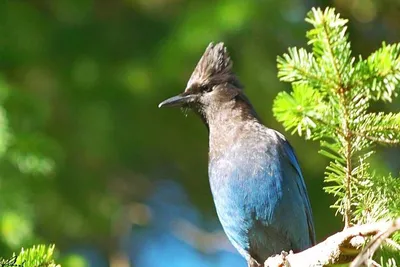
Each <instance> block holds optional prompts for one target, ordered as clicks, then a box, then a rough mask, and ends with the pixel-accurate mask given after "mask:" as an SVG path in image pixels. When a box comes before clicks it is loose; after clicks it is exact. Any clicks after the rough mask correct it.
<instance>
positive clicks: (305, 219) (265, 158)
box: [209, 121, 315, 262]
mask: <svg viewBox="0 0 400 267" xmlns="http://www.w3.org/2000/svg"><path fill="white" fill-rule="evenodd" d="M220 135H224V133H220ZM228 136H229V135H228ZM232 136H234V139H232V140H231V145H229V146H225V147H224V148H218V151H213V147H212V145H211V146H210V162H209V176H210V185H211V190H212V193H213V197H214V201H215V205H216V209H217V213H218V216H219V219H220V221H221V223H222V226H223V228H224V230H225V232H226V234H227V236H228V237H229V239H230V240H231V242H232V243H233V244H234V245H235V247H236V248H237V249H238V250H239V252H240V253H241V254H242V255H243V256H245V257H246V258H247V259H249V258H250V257H251V258H253V259H255V260H257V261H258V262H263V261H264V260H265V259H266V258H268V257H269V256H271V255H273V254H278V253H280V252H281V251H283V250H285V251H289V250H293V251H301V250H304V249H306V248H308V247H310V246H312V245H313V244H314V243H315V237H314V227H313V223H312V214H311V208H310V204H309V200H308V196H307V192H306V188H305V185H304V181H303V177H302V175H301V171H300V168H299V165H298V162H297V159H296V157H295V155H294V152H293V149H292V147H291V146H290V144H289V143H288V142H287V141H286V140H285V138H284V137H283V136H282V135H281V134H280V133H278V132H276V131H274V130H271V129H268V128H266V127H265V126H263V125H261V124H259V123H258V122H254V121H253V122H249V124H248V125H246V124H245V125H243V126H242V127H240V128H238V130H237V133H235V134H234V135H232ZM210 138H212V137H211V136H210ZM211 141H212V140H210V144H212V142H211ZM214 141H216V140H214ZM214 143H218V142H217V141H216V142H214Z"/></svg>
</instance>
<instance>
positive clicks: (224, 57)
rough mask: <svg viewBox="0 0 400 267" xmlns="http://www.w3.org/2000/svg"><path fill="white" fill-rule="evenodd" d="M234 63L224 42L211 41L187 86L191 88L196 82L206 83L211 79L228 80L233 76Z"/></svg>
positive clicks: (216, 80)
mask: <svg viewBox="0 0 400 267" xmlns="http://www.w3.org/2000/svg"><path fill="white" fill-rule="evenodd" d="M232 65H233V62H232V60H231V59H230V57H229V53H228V51H227V49H226V47H225V46H224V43H217V44H216V45H214V43H210V44H209V45H208V47H207V48H206V51H205V52H204V54H203V56H202V57H201V59H200V61H199V63H197V66H196V68H195V70H194V71H193V74H192V76H191V77H190V79H189V82H188V84H187V87H186V88H190V87H191V85H192V84H194V83H197V84H205V83H207V82H209V80H210V79H213V80H214V81H215V82H218V81H221V82H222V81H228V80H230V76H233V73H232Z"/></svg>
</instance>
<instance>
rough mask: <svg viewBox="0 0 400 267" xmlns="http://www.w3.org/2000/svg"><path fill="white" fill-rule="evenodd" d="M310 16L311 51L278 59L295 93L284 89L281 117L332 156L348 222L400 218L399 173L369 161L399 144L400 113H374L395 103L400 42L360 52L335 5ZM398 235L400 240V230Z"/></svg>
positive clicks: (333, 180)
mask: <svg viewBox="0 0 400 267" xmlns="http://www.w3.org/2000/svg"><path fill="white" fill-rule="evenodd" d="M306 21H307V22H308V23H310V24H311V25H312V26H313V28H312V29H311V30H309V31H308V32H307V35H306V36H307V38H308V40H309V41H308V44H309V45H311V46H312V51H311V52H309V51H307V50H306V49H304V48H296V47H294V48H289V50H288V53H286V54H284V55H283V56H280V57H278V60H277V61H278V70H279V72H278V77H279V78H280V80H281V81H284V82H289V83H291V84H292V88H293V91H292V92H291V93H287V92H281V93H279V94H278V96H277V97H276V99H275V101H274V107H273V111H274V115H275V117H276V118H277V120H278V121H279V122H281V123H283V125H284V127H285V128H286V129H287V130H291V131H292V133H295V132H297V133H298V134H299V135H300V136H304V137H305V138H306V139H311V140H318V141H319V142H320V145H321V151H320V152H321V154H322V155H324V156H325V157H327V158H328V159H329V160H330V163H329V165H328V167H327V168H326V172H325V182H326V186H325V188H324V189H325V191H326V192H327V193H329V194H333V195H334V196H335V198H336V202H335V203H334V204H333V205H332V207H333V208H335V209H336V210H337V212H338V213H340V214H341V215H342V216H343V219H344V222H345V227H349V226H351V225H352V224H361V223H368V222H374V221H377V220H390V219H393V218H396V217H399V216H400V198H399V197H398V196H399V194H400V178H398V177H393V176H392V175H388V176H385V177H383V176H381V175H378V174H376V173H375V172H374V171H373V170H372V169H371V166H370V163H369V158H370V157H371V155H372V154H373V153H375V145H376V144H384V145H395V144H399V143H400V113H384V112H371V111H370V105H371V104H372V103H373V102H375V101H385V102H391V101H392V100H393V99H394V98H395V97H396V96H397V94H398V92H399V87H400V86H399V83H400V44H393V45H387V44H385V43H383V45H382V47H381V48H380V49H378V50H377V51H376V52H374V53H372V54H371V55H370V56H369V57H368V58H367V59H363V58H362V57H361V56H359V57H354V56H353V55H352V51H351V45H350V42H349V39H348V34H347V26H346V23H347V20H345V19H343V18H341V17H340V16H339V14H337V13H335V10H334V9H332V8H327V9H325V11H322V10H320V9H315V8H313V9H312V10H311V11H310V12H309V13H308V15H307V18H306ZM393 239H394V241H397V242H399V241H400V238H399V235H398V234H397V235H395V236H394V237H393ZM386 254H387V253H386ZM396 254H398V252H396ZM391 255H393V253H391ZM389 258H390V257H389ZM384 260H386V261H387V264H388V266H389V262H393V261H394V259H389V260H387V257H386V259H384ZM384 260H383V261H384ZM381 261H382V260H381Z"/></svg>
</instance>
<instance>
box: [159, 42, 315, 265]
mask: <svg viewBox="0 0 400 267" xmlns="http://www.w3.org/2000/svg"><path fill="white" fill-rule="evenodd" d="M243 88H244V87H243V85H242V83H241V82H240V81H239V78H238V76H237V75H236V74H235V73H234V71H233V61H232V60H231V58H230V55H229V53H228V51H227V48H226V46H225V45H224V43H222V42H219V43H216V44H214V43H210V44H209V45H208V47H207V48H206V50H205V52H204V54H203V55H202V57H201V58H200V60H199V62H198V63H197V65H196V67H195V69H194V71H193V73H192V75H191V77H190V79H189V81H188V83H187V86H186V88H185V90H184V91H183V92H182V93H180V94H178V95H177V96H174V97H171V98H168V99H167V100H165V101H163V102H161V103H160V104H159V107H181V108H184V109H189V110H192V111H193V112H194V113H195V114H197V115H198V116H199V117H200V118H201V120H202V121H203V122H204V124H205V125H206V127H207V129H208V137H209V153H208V176H209V183H210V187H211V193H212V197H213V200H214V204H215V208H216V212H217V215H218V218H219V221H220V223H221V225H222V228H223V229H224V231H225V234H226V235H227V237H228V239H229V240H230V242H231V243H232V244H233V246H234V247H235V248H236V249H237V250H238V252H239V253H240V254H241V255H242V256H243V257H244V258H245V259H246V261H247V265H248V267H259V266H263V264H264V261H265V260H266V259H268V257H270V256H273V255H276V254H280V253H282V252H283V251H285V252H289V251H292V252H300V251H303V250H305V249H307V248H309V247H312V246H313V245H315V230H314V223H313V218H312V217H313V216H312V210H311V205H310V201H309V197H308V194H307V189H306V186H305V183H304V179H303V175H302V172H301V169H300V166H299V162H298V160H297V157H296V155H295V152H294V149H293V147H292V146H291V144H290V143H289V142H288V140H287V139H286V138H285V136H284V135H283V134H281V133H280V132H278V131H276V130H274V129H271V128H268V127H267V126H265V125H264V124H263V123H262V121H261V119H260V117H259V116H258V114H257V113H256V111H255V109H254V108H253V106H252V104H251V103H250V100H249V99H248V98H247V97H246V95H245V94H244V89H243Z"/></svg>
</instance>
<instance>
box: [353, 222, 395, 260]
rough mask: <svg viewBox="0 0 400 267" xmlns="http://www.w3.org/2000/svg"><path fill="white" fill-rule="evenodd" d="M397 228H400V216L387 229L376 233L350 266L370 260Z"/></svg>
mask: <svg viewBox="0 0 400 267" xmlns="http://www.w3.org/2000/svg"><path fill="white" fill-rule="evenodd" d="M397 230H400V218H398V219H397V220H395V221H394V222H393V223H391V224H390V225H389V226H388V227H387V229H383V231H382V232H380V233H378V234H377V235H375V236H374V238H373V239H372V240H371V242H370V243H369V244H368V245H367V246H365V248H364V249H363V251H361V253H360V254H359V255H358V256H357V257H356V258H355V259H354V261H353V262H352V263H351V264H350V267H359V266H362V265H363V263H364V262H366V261H368V259H369V258H370V257H371V256H372V255H374V253H375V251H376V250H377V249H378V248H379V246H380V245H381V244H382V242H384V241H385V240H386V238H388V237H390V236H391V235H392V234H393V233H394V232H396V231H397Z"/></svg>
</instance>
